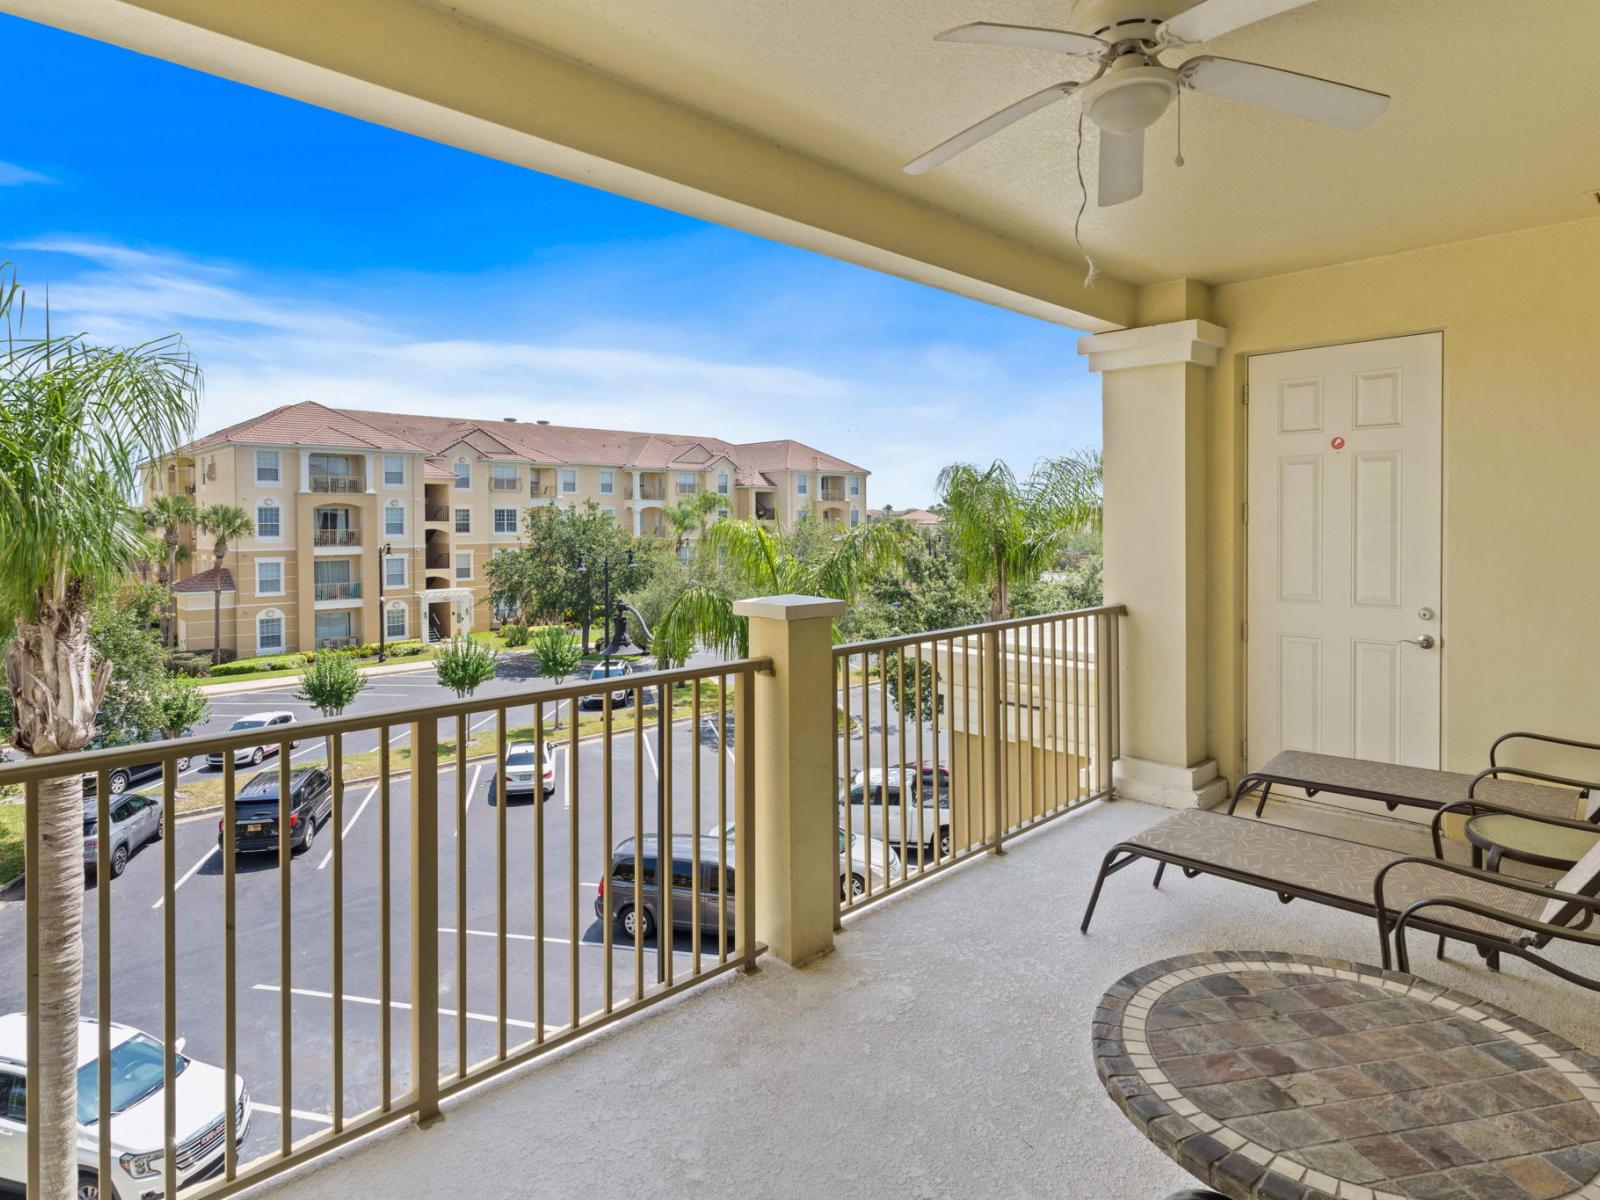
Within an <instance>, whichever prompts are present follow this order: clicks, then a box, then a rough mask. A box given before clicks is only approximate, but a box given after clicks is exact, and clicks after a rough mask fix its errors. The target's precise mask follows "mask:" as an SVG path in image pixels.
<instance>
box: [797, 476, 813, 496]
mask: <svg viewBox="0 0 1600 1200" xmlns="http://www.w3.org/2000/svg"><path fill="white" fill-rule="evenodd" d="M810 488H811V477H810V476H809V475H796V476H795V477H794V494H795V495H796V496H809V495H810V494H811V491H810Z"/></svg>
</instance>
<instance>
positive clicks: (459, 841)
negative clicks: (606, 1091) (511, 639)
mask: <svg viewBox="0 0 1600 1200" xmlns="http://www.w3.org/2000/svg"><path fill="white" fill-rule="evenodd" d="M467 924H468V922H467V715H466V714H465V713H457V714H456V1078H457V1079H465V1078H466V1077H467ZM435 936H437V934H435Z"/></svg>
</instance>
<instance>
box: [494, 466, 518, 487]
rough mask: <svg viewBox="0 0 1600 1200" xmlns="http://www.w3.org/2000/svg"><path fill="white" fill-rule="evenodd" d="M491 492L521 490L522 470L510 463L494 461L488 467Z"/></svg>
mask: <svg viewBox="0 0 1600 1200" xmlns="http://www.w3.org/2000/svg"><path fill="white" fill-rule="evenodd" d="M489 490H490V491H491V492H517V491H521V490H522V472H521V471H519V470H518V469H517V468H516V467H514V466H512V465H511V464H510V463H495V464H494V466H492V467H490V468H489Z"/></svg>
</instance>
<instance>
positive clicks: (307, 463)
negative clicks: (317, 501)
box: [300, 450, 311, 492]
mask: <svg viewBox="0 0 1600 1200" xmlns="http://www.w3.org/2000/svg"><path fill="white" fill-rule="evenodd" d="M300 490H301V491H302V492H309V491H310V490H311V451H309V450H302V451H300Z"/></svg>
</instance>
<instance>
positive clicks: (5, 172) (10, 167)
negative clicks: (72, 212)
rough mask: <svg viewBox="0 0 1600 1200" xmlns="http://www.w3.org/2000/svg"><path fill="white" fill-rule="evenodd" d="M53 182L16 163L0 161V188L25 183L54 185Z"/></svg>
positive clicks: (48, 177) (46, 176)
mask: <svg viewBox="0 0 1600 1200" xmlns="http://www.w3.org/2000/svg"><path fill="white" fill-rule="evenodd" d="M54 182H55V180H54V179H52V178H50V176H48V175H43V174H41V173H40V172H38V171H30V170H29V169H28V168H27V167H21V166H18V165H17V164H16V163H10V162H4V161H0V187H19V186H21V185H22V184H25V183H54Z"/></svg>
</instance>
